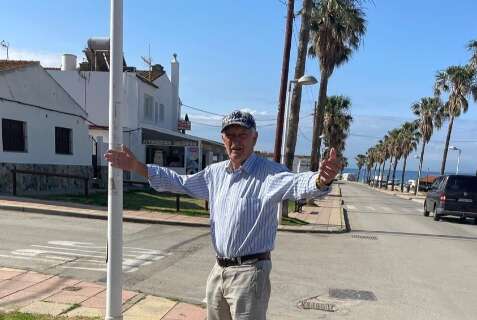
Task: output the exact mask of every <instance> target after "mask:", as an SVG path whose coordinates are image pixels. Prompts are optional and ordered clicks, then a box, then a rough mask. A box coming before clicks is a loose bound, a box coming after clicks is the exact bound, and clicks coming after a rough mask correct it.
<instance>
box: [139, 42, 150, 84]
mask: <svg viewBox="0 0 477 320" xmlns="http://www.w3.org/2000/svg"><path fill="white" fill-rule="evenodd" d="M141 59H142V61H144V63H145V64H147V65H148V66H149V81H151V71H152V58H151V45H149V55H148V57H147V58H144V57H143V56H141Z"/></svg>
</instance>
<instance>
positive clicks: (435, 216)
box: [432, 206, 441, 221]
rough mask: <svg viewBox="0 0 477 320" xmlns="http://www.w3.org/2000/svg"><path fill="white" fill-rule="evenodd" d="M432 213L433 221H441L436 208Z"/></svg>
mask: <svg viewBox="0 0 477 320" xmlns="http://www.w3.org/2000/svg"><path fill="white" fill-rule="evenodd" d="M432 213H434V221H439V220H441V216H440V215H438V214H437V208H436V206H434V210H432Z"/></svg>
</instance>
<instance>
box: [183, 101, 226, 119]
mask: <svg viewBox="0 0 477 320" xmlns="http://www.w3.org/2000/svg"><path fill="white" fill-rule="evenodd" d="M181 106H183V107H186V108H190V109H193V110H196V111H200V112H203V113H208V114H212V115H214V116H220V117H224V116H225V115H223V114H219V113H215V112H210V111H207V110H204V109H201V108H197V107H192V106H189V105H186V104H183V103H181Z"/></svg>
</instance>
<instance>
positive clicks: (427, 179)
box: [419, 176, 437, 184]
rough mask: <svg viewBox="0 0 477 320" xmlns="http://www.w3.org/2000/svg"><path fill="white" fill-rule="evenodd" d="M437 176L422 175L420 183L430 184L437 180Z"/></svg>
mask: <svg viewBox="0 0 477 320" xmlns="http://www.w3.org/2000/svg"><path fill="white" fill-rule="evenodd" d="M436 179H437V177H436V176H424V177H422V178H421V179H419V183H428V184H431V183H433V182H434V180H436Z"/></svg>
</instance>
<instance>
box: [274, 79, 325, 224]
mask: <svg viewBox="0 0 477 320" xmlns="http://www.w3.org/2000/svg"><path fill="white" fill-rule="evenodd" d="M316 83H318V80H316V78H315V77H313V76H311V75H304V76H302V77H300V78H299V79H295V80H290V81H289V82H288V103H287V109H286V111H285V126H284V128H283V135H282V136H283V137H285V138H284V139H282V146H281V149H282V151H281V157H280V163H281V164H285V145H286V138H287V134H288V117H289V113H290V103H291V89H292V84H294V85H295V86H308V85H313V84H316ZM286 203H287V202H286V201H283V202H280V203H279V204H278V212H277V219H278V224H281V223H282V216H283V212H284V211H285V205H286ZM286 209H288V208H286Z"/></svg>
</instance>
